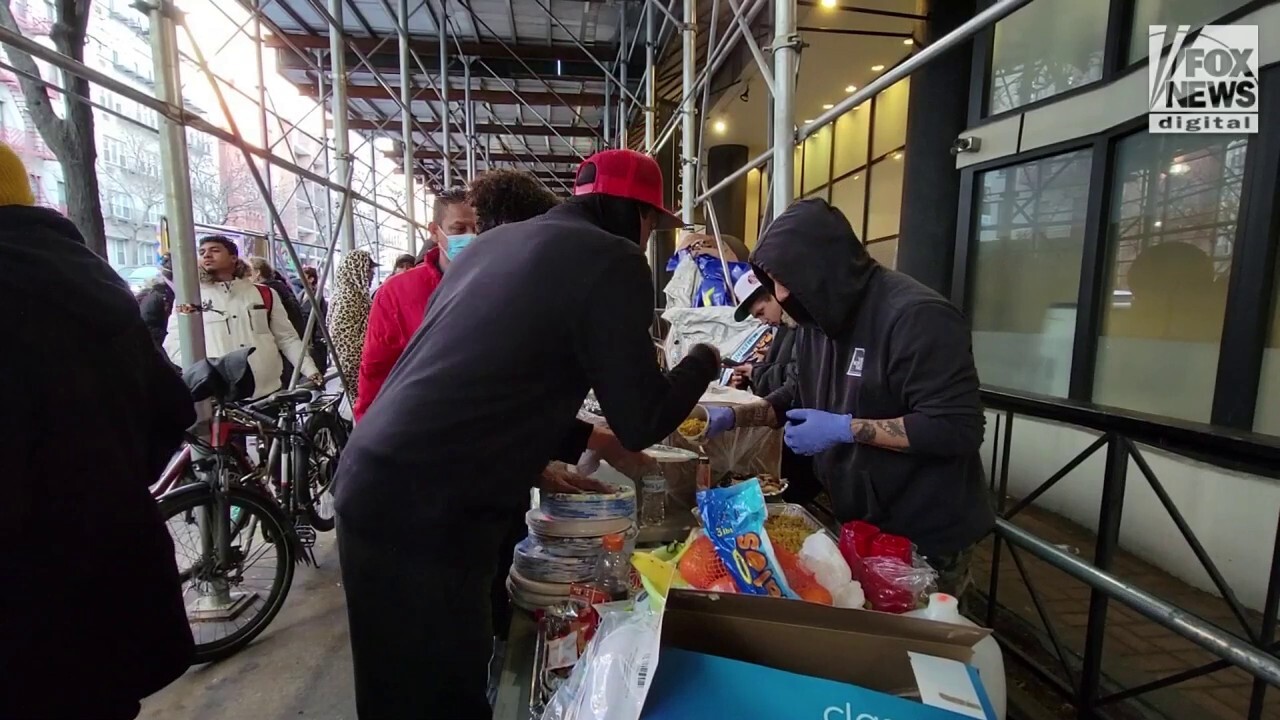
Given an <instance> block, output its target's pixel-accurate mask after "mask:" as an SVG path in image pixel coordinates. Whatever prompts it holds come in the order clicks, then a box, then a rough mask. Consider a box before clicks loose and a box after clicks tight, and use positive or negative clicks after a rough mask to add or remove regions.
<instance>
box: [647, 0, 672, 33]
mask: <svg viewBox="0 0 1280 720" xmlns="http://www.w3.org/2000/svg"><path fill="white" fill-rule="evenodd" d="M649 5H651V6H653V7H656V8H658V9H659V10H661V11H662V14H663V15H666V16H667V20H670V21H671V24H672V25H675V26H676V28H677V29H679V27H680V18H677V17H676V16H675V13H673V12H671V10H670V9H669V8H668V7H667V6H666V5H663V4H662V3H661V2H658V0H649ZM666 22H667V21H666V20H663V21H662V23H663V24H664V25H665V24H666Z"/></svg>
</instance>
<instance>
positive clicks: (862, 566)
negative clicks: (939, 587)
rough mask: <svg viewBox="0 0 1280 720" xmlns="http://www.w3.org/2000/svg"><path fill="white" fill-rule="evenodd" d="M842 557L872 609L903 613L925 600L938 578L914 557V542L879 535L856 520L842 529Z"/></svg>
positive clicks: (884, 534) (870, 525)
mask: <svg viewBox="0 0 1280 720" xmlns="http://www.w3.org/2000/svg"><path fill="white" fill-rule="evenodd" d="M840 554H842V555H844V559H845V560H846V561H847V562H848V563H849V569H850V570H852V571H853V579H854V580H857V581H858V582H860V583H862V591H863V592H864V593H865V594H866V596H867V602H868V603H870V605H871V608H872V609H873V610H879V611H881V612H890V613H904V612H909V611H911V610H915V609H916V608H917V607H919V606H920V604H921V603H923V602H924V601H925V599H926V598H927V597H928V595H929V592H930V591H931V590H932V588H933V587H934V585H935V583H936V582H937V579H938V574H937V573H936V572H934V571H933V568H931V567H929V565H928V564H927V563H925V562H924V560H922V559H921V558H919V557H918V556H917V555H916V554H915V549H914V546H913V545H912V543H911V541H910V540H909V539H907V538H905V537H902V536H901V535H893V534H890V533H882V532H880V528H878V527H876V526H875V525H872V524H870V523H865V522H862V521H861V520H854V521H853V522H848V523H845V524H844V526H843V527H841V528H840Z"/></svg>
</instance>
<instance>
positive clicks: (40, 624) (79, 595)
mask: <svg viewBox="0 0 1280 720" xmlns="http://www.w3.org/2000/svg"><path fill="white" fill-rule="evenodd" d="M0 268H4V279H3V280H0V307H4V308H5V324H6V327H5V334H6V337H5V342H6V344H5V345H4V349H3V351H2V352H0V378H4V381H5V383H6V391H5V403H4V408H3V409H2V410H0V438H3V444H4V450H3V452H0V587H3V588H4V591H3V592H0V717H4V718H33V717H131V716H132V715H131V714H130V713H136V712H137V709H138V701H139V700H140V699H141V698H143V697H146V696H147V695H150V694H151V693H153V692H155V691H156V690H159V689H160V688H162V687H164V686H165V685H166V684H167V683H169V682H170V681H172V680H173V679H174V678H176V677H178V676H179V675H181V674H182V673H183V672H185V671H186V669H187V666H188V664H189V663H190V661H191V657H192V639H191V629H190V628H189V627H188V626H187V618H186V611H185V609H184V608H183V604H182V589H181V585H180V583H179V581H178V570H177V568H176V567H175V564H174V557H173V543H172V542H171V541H170V539H169V533H168V531H167V530H166V529H165V524H164V520H163V519H162V518H161V517H160V512H159V510H158V508H157V506H156V503H155V500H153V499H152V497H151V493H150V491H149V489H148V486H150V485H151V484H152V483H153V482H155V481H156V480H157V479H158V478H159V477H160V473H161V471H162V470H163V469H164V466H165V463H166V462H167V461H168V460H169V458H170V456H171V455H172V453H173V452H174V451H175V450H177V448H178V446H179V444H180V443H181V441H182V436H183V430H184V429H185V428H186V427H187V426H188V425H190V424H191V423H193V422H195V410H194V408H193V407H192V403H191V396H190V394H189V393H188V392H187V389H186V387H185V386H184V385H183V384H182V380H181V379H180V378H179V377H178V375H177V373H176V372H175V371H174V369H173V368H172V367H171V366H170V365H169V362H168V360H167V359H166V358H165V357H164V355H163V354H162V353H161V352H160V350H159V349H158V348H157V347H156V346H155V343H154V342H152V339H151V337H150V336H149V335H148V333H147V329H146V327H145V326H144V325H143V322H142V318H141V316H140V315H139V314H138V305H137V303H136V301H135V300H134V297H133V295H132V293H130V292H129V288H128V287H127V286H126V285H125V283H124V281H123V280H121V279H120V276H119V275H117V274H116V272H115V271H114V270H112V269H111V267H110V266H108V265H107V263H106V261H104V260H103V259H102V258H100V257H98V256H96V255H94V254H93V253H92V252H90V251H89V249H88V248H86V247H85V246H84V240H83V239H82V238H81V236H80V233H79V232H78V231H77V230H76V227H75V225H73V224H72V223H71V221H70V220H68V219H66V218H65V217H62V216H61V215H59V214H58V213H57V212H54V211H53V210H49V209H46V208H35V207H21V206H16V205H13V206H5V207H0ZM88 588H103V589H106V591H104V592H96V593H92V600H91V601H88V602H89V604H91V605H92V609H91V610H90V609H88V606H87V605H86V598H87V596H86V589H88ZM112 588H113V589H112Z"/></svg>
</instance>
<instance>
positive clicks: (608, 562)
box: [592, 533, 631, 601]
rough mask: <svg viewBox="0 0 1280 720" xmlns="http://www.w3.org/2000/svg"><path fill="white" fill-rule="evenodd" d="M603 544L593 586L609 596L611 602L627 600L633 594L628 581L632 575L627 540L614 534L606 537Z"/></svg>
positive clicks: (619, 534) (618, 534)
mask: <svg viewBox="0 0 1280 720" xmlns="http://www.w3.org/2000/svg"><path fill="white" fill-rule="evenodd" d="M601 544H602V545H603V547H604V552H603V553H602V554H601V555H600V557H599V559H598V560H597V561H596V573H595V579H594V582H593V583H592V585H593V586H595V588H596V589H598V590H600V591H602V592H604V594H605V595H608V596H609V600H610V601H617V600H626V599H627V596H628V595H630V593H631V583H630V582H629V581H628V579H627V578H628V575H630V573H631V562H630V559H629V557H628V556H629V553H627V551H626V538H625V537H623V535H622V534H621V533H613V534H610V535H605V536H604V540H603V541H602V543H601Z"/></svg>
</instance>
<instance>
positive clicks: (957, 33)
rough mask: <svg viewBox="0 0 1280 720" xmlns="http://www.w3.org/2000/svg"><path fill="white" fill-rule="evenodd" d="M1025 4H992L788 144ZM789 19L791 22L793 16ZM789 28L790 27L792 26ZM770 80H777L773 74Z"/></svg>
mask: <svg viewBox="0 0 1280 720" xmlns="http://www.w3.org/2000/svg"><path fill="white" fill-rule="evenodd" d="M1028 2H1031V0H996V2H995V3H994V4H993V5H991V6H990V7H988V8H987V9H986V10H983V11H982V12H979V13H978V14H977V15H974V16H973V17H971V18H969V19H968V20H966V21H965V22H964V24H962V25H961V26H960V27H958V28H956V29H955V30H952V31H951V32H949V33H947V34H946V35H943V36H942V37H940V38H938V39H937V40H935V41H933V42H932V43H930V44H929V45H928V46H926V47H925V48H924V49H923V50H921V51H920V52H918V53H916V54H915V55H912V56H911V57H909V58H907V59H906V60H903V61H902V63H901V64H899V65H897V66H895V67H893V68H890V69H889V71H888V72H886V73H885V74H883V75H881V76H880V77H878V78H876V79H875V80H872V81H871V82H869V83H867V85H866V87H863V88H862V89H861V90H859V91H857V92H855V93H853V94H852V95H850V96H848V97H846V98H845V99H844V100H841V101H840V102H838V103H836V106H835V107H833V108H831V109H830V110H827V111H826V112H824V113H822V114H821V115H819V116H818V117H816V118H814V120H813V122H811V123H806V124H805V126H804V127H802V128H800V131H799V132H798V133H797V134H796V137H795V140H794V143H792V144H799V143H802V142H804V141H805V140H807V139H808V138H809V136H811V135H813V134H814V133H816V132H817V131H818V130H820V129H822V128H823V127H826V126H827V125H830V124H831V123H833V122H835V121H836V119H837V118H839V117H840V116H841V115H844V114H845V113H846V112H848V111H850V110H852V109H853V108H855V107H857V106H859V105H861V104H862V103H864V102H866V101H867V100H870V99H871V98H873V97H875V96H876V95H879V94H880V91H882V90H885V89H887V88H889V87H890V86H892V85H893V84H894V83H896V82H898V81H899V80H901V79H903V78H905V77H907V76H908V75H910V74H911V73H913V72H915V71H916V70H918V69H919V68H921V67H923V66H924V65H926V64H928V63H930V62H933V61H934V60H935V59H937V58H938V57H940V56H942V55H944V54H946V52H947V51H948V50H950V49H952V48H954V47H955V46H957V45H959V44H961V43H963V42H965V41H966V40H968V39H969V38H971V37H973V36H974V35H977V34H978V32H980V31H981V30H983V29H985V28H987V27H988V26H991V25H994V24H995V23H996V22H998V21H999V20H1001V19H1002V18H1004V17H1006V16H1008V15H1009V14H1011V13H1013V11H1015V10H1017V9H1018V8H1020V7H1022V6H1023V5H1026V4H1027V3H1028ZM792 19H793V21H794V16H793V18H792ZM792 24H793V25H794V22H793V23H792ZM775 57H776V56H775ZM774 79H775V80H777V79H778V78H777V72H776V70H775V72H774ZM779 82H781V81H779ZM774 138H775V141H776V139H777V134H775V136H774Z"/></svg>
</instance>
